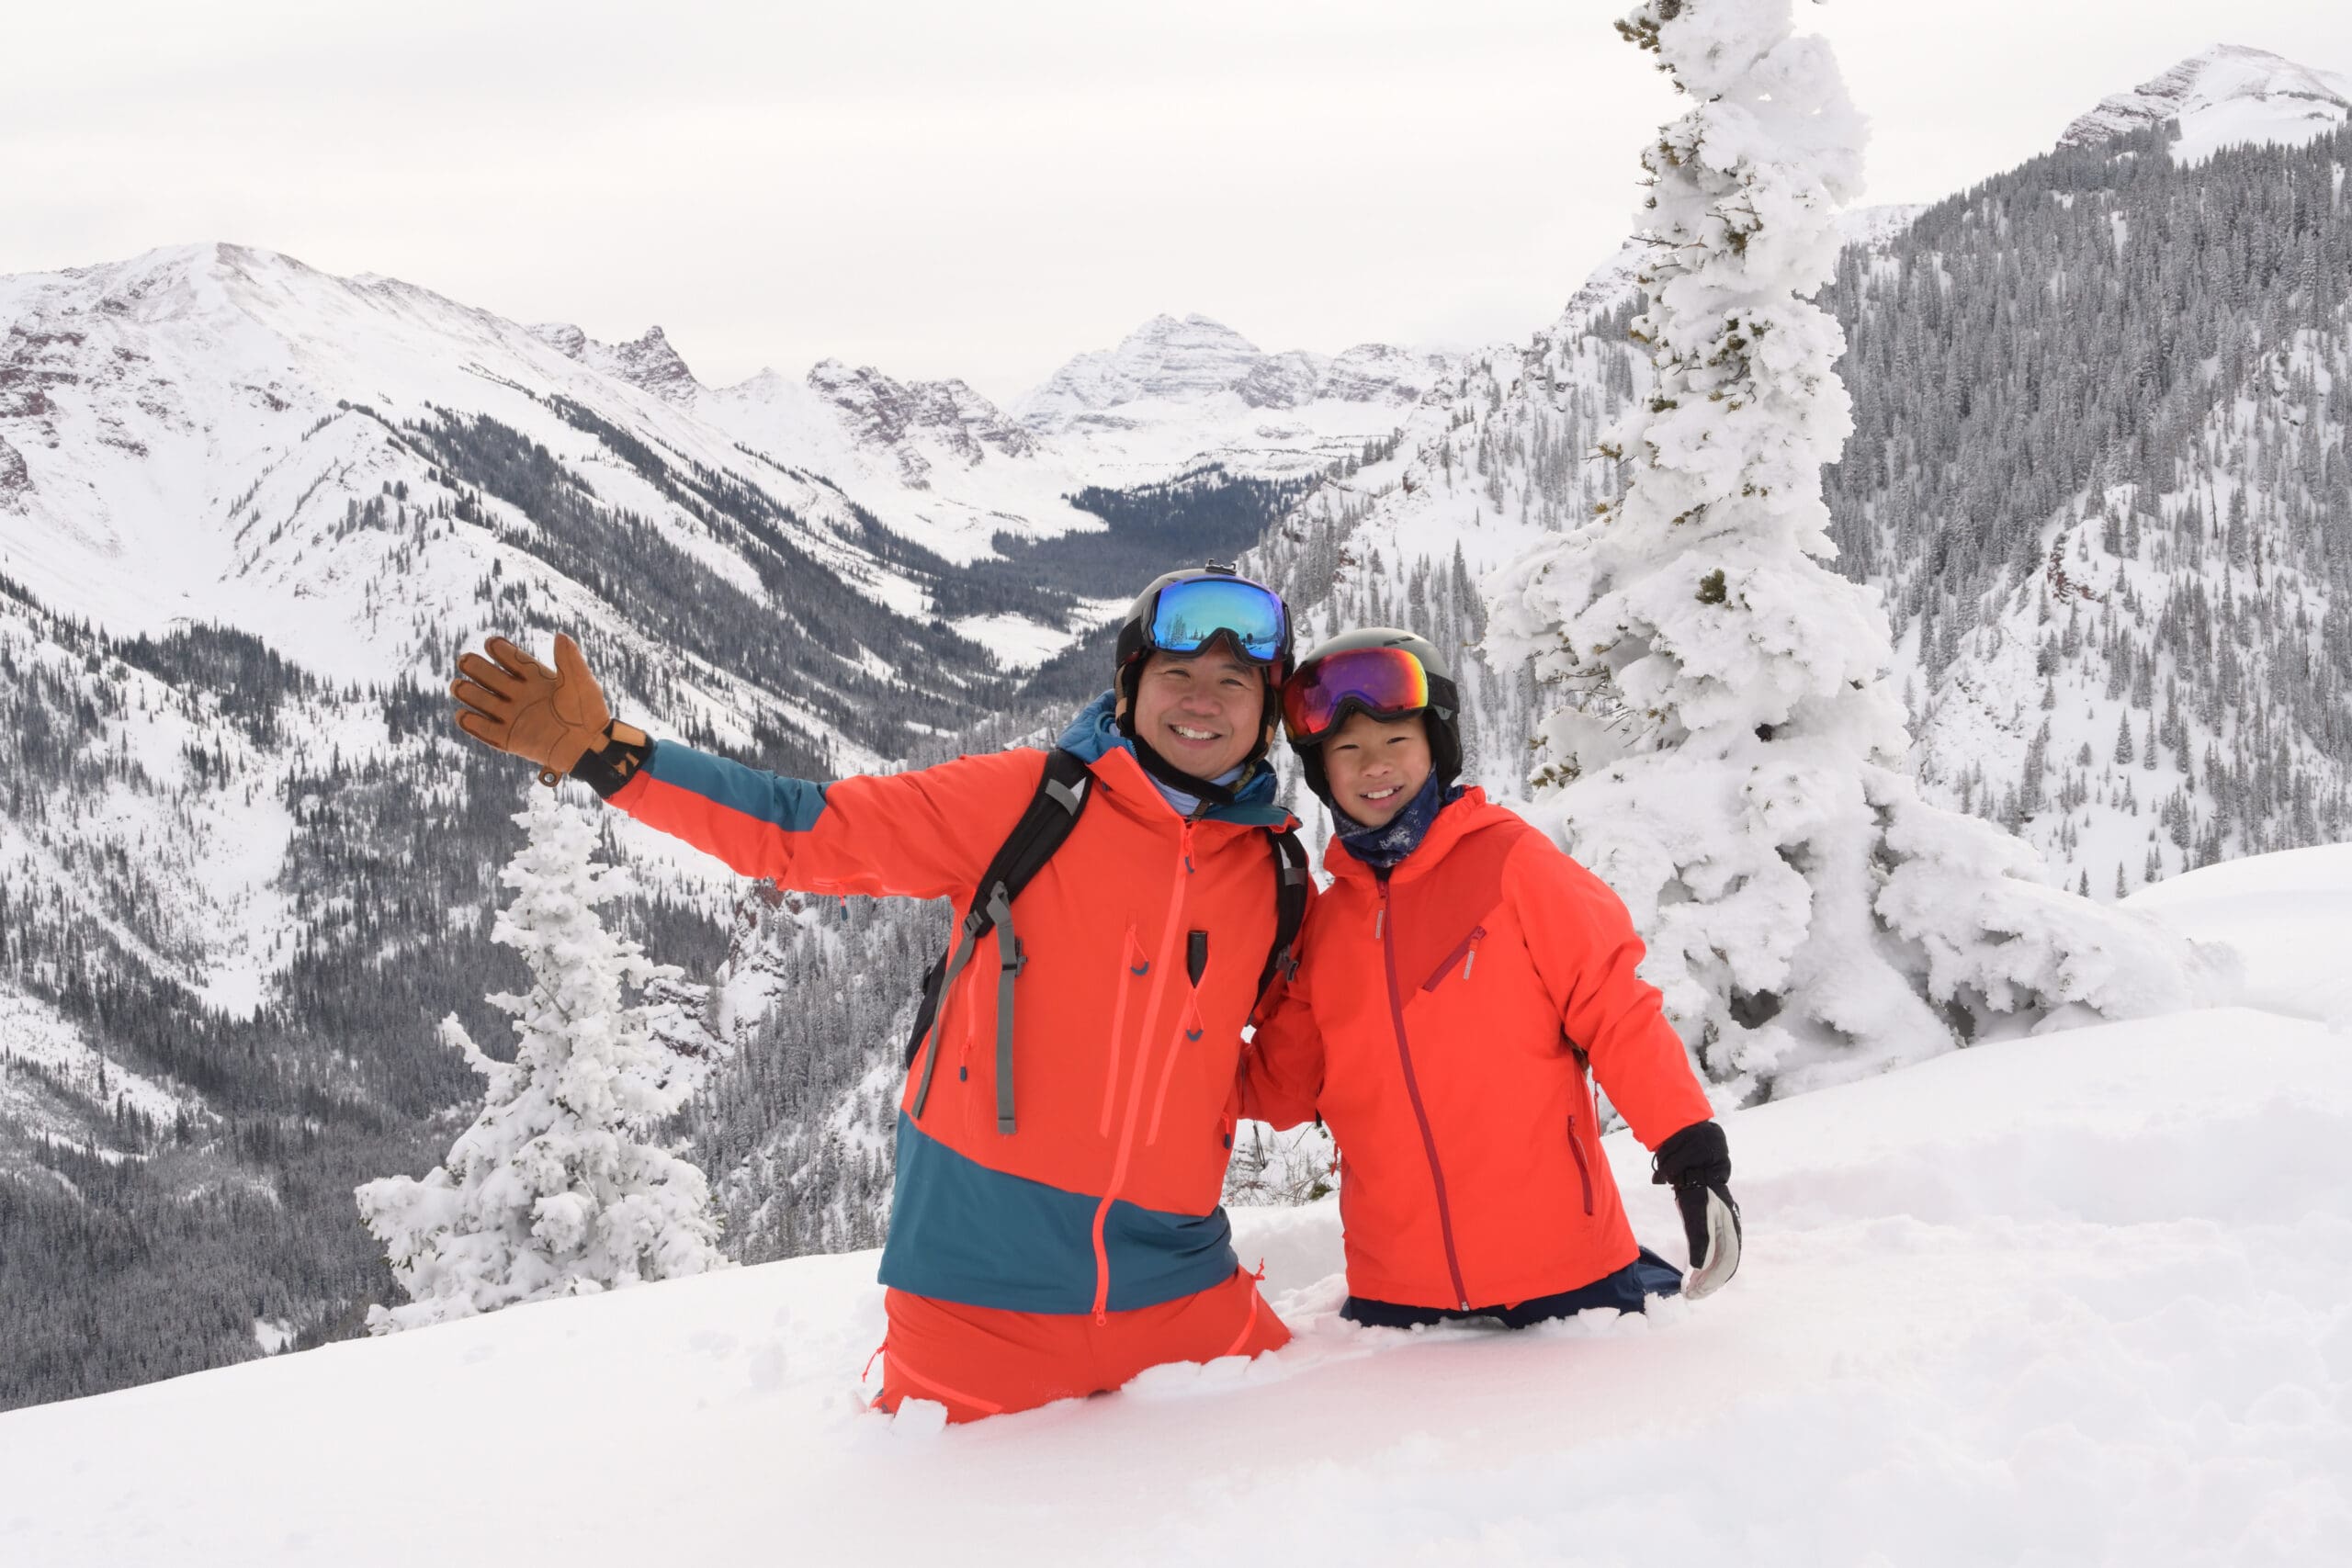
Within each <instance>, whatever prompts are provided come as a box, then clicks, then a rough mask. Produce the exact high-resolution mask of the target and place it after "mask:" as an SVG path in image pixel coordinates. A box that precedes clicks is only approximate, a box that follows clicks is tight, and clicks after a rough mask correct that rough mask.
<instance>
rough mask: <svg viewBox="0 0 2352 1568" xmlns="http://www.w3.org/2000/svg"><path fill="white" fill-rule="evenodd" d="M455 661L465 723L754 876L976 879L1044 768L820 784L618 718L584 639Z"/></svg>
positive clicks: (901, 881) (842, 881) (901, 885)
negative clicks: (542, 658)
mask: <svg viewBox="0 0 2352 1568" xmlns="http://www.w3.org/2000/svg"><path fill="white" fill-rule="evenodd" d="M486 648H487V651H488V653H489V654H490V658H488V659H485V658H483V657H482V656H481V654H475V653H468V654H465V655H463V656H462V657H461V658H459V660H458V679H457V680H456V681H454V682H451V683H450V688H449V689H450V694H451V695H452V696H453V697H455V698H456V699H457V702H458V712H457V715H456V718H457V723H458V728H460V729H462V730H464V731H465V732H466V733H467V734H468V735H470V736H472V737H473V738H474V739H477V740H480V741H481V742H482V743H483V744H485V745H489V746H494V747H496V748H497V749H498V750H502V751H506V752H510V753H512V754H513V755H515V756H518V757H522V758H524V759H526V761H533V762H537V764H538V765H539V768H540V770H541V776H542V777H544V778H546V779H548V782H550V783H552V782H554V780H555V778H556V777H557V776H559V775H561V774H566V773H569V774H571V775H574V776H576V777H578V778H579V779H581V780H582V782H583V783H585V784H590V785H591V786H593V787H594V789H595V791H596V793H597V794H598V795H601V796H603V797H604V798H605V800H606V801H607V802H609V803H610V804H611V805H613V806H616V807H619V808H620V809H621V810H623V811H626V812H628V814H629V815H630V816H632V817H635V818H638V819H639V821H641V822H644V823H646V824H647V825H648V826H650V827H654V828H658V829H662V831H663V832H665V833H669V834H671V835H673V837H675V838H678V839H682V840H684V841H685V842H687V843H689V844H692V845H694V846H695V848H696V849H698V850H702V851H704V852H707V853H708V854H712V855H716V856H718V858H719V859H720V860H722V861H725V862H726V863H728V864H729V865H730V866H732V867H733V868H734V869H735V870H737V871H739V872H741V873H742V874H744V875H746V876H759V877H767V878H771V879H773V880H774V881H775V882H776V883H778V884H780V885H782V886H786V887H793V888H798V889H800V890H801V891H803V892H809V893H866V894H905V895H910V896H912V897H923V898H933V897H948V896H953V895H956V894H961V893H966V892H968V891H969V890H970V888H971V886H972V884H973V883H974V882H975V881H976V880H977V879H978V876H979V874H980V873H981V872H982V871H984V870H986V869H987V864H988V856H989V852H991V850H992V849H993V847H994V846H995V845H996V844H999V843H1001V842H1002V841H1003V839H1004V836H1005V835H1006V834H1007V833H1010V832H1011V831H1012V826H1013V824H1014V823H1015V822H1016V821H1018V820H1019V819H1020V816H1021V811H1022V808H1023V807H1024V806H1025V805H1026V804H1027V803H1028V800H1029V797H1030V795H1032V794H1033V793H1034V792H1035V789H1036V786H1037V782H1038V780H1039V778H1040V777H1041V776H1042V775H1043V772H1044V761H1043V759H1042V758H1041V757H1040V756H1039V755H1038V753H1036V752H1035V751H1003V752H998V753H996V754H994V755H991V756H984V757H964V758H959V759H957V760H956V761H953V762H945V763H942V764H941V765H939V766H938V767H935V768H924V769H922V770H919V771H917V772H914V773H891V774H876V775H870V776H863V777H857V778H848V779H842V780H841V781H840V782H838V783H835V784H816V783H812V782H811V781H809V780H807V779H794V778H786V777H784V776H782V775H781V774H777V773H765V772H763V771H762V770H760V769H757V768H750V767H746V766H744V765H743V764H742V763H741V762H733V761H728V760H727V759H725V758H723V757H714V756H710V755H708V754H707V753H705V752H701V751H697V750H694V749H693V748H692V747H690V746H684V745H681V744H679V743H678V742H676V741H674V740H654V739H650V737H648V736H647V735H646V734H645V733H644V732H643V731H642V730H639V729H634V728H630V727H629V726H628V725H624V724H620V723H618V722H616V721H615V720H614V719H613V718H612V716H611V713H610V710H609V709H608V708H607V706H606V705H605V695H604V693H603V691H602V690H601V689H600V688H599V687H598V686H597V684H596V682H595V679H594V676H592V675H591V674H590V673H589V672H588V666H587V663H586V661H585V660H583V659H582V657H581V653H580V649H579V645H578V644H576V643H574V642H573V641H572V640H571V638H570V637H562V636H559V637H557V638H556V662H555V667H554V668H553V669H549V668H548V666H546V665H544V664H541V663H540V662H539V661H538V660H536V659H533V658H532V657H531V656H530V655H529V654H527V653H525V652H524V651H523V650H522V649H519V648H516V647H515V645H514V644H513V643H511V642H508V641H507V640H506V639H505V638H503V637H492V638H491V639H490V641H489V642H488V644H487V645H486Z"/></svg>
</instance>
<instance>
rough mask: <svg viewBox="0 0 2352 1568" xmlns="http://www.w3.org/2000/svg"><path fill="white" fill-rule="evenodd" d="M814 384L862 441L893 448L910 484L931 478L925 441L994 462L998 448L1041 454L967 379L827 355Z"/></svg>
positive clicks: (970, 460) (1008, 453)
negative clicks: (884, 369) (910, 376)
mask: <svg viewBox="0 0 2352 1568" xmlns="http://www.w3.org/2000/svg"><path fill="white" fill-rule="evenodd" d="M809 388H810V389H812V390H813V391H815V392H816V393H817V395H818V396H819V397H820V398H822V399H823V400H825V401H826V402H827V403H829V404H830V405H831V406H832V407H833V408H834V409H835V410H837V411H838V412H839V417H840V419H841V421H842V425H843V427H844V428H845V429H847V430H848V431H849V433H850V434H852V436H854V438H855V439H856V440H857V441H858V442H859V443H860V444H862V445H865V446H874V447H880V448H884V449H886V450H888V452H890V454H891V455H892V456H893V457H894V458H895V459H896V461H897V462H898V465H899V473H900V475H901V477H902V478H903V479H904V480H905V482H906V483H907V484H909V485H910V486H913V487H914V488H916V489H928V488H929V486H930V483H931V469H932V460H931V458H930V457H926V456H925V455H924V452H923V450H922V447H923V446H925V445H931V446H935V447H937V448H944V450H945V451H946V452H948V453H951V454H953V455H954V456H956V457H958V458H960V459H961V460H962V461H963V462H964V463H966V464H967V465H969V464H975V463H980V462H984V461H986V460H987V457H988V455H989V453H990V452H991V451H993V452H996V453H997V454H999V455H1000V456H1002V457H1034V456H1035V454H1036V451H1037V443H1036V441H1035V438H1034V437H1032V436H1031V434H1029V432H1028V431H1026V430H1024V429H1023V428H1022V427H1021V426H1020V425H1018V424H1015V423H1012V421H1011V420H1009V419H1007V418H1006V417H1005V416H1004V414H1003V413H1002V412H1001V411H1000V410H999V409H998V408H997V406H996V405H995V404H994V403H992V402H990V401H989V400H988V399H986V398H984V397H982V396H981V395H980V394H979V393H978V392H976V391H974V390H973V389H971V388H970V387H968V386H967V385H966V384H965V383H964V382H963V381H962V380H961V379H956V378H950V379H948V380H944V381H896V380H893V379H891V378H889V377H888V376H885V375H883V374H882V373H881V372H880V371H878V370H876V369H875V368H874V367H872V366H870V365H868V366H860V367H857V368H856V369H852V368H850V367H848V366H846V365H843V364H842V362H841V361H840V360H838V359H827V360H822V361H820V362H819V363H818V364H817V365H816V366H815V367H812V368H811V369H810V370H809ZM925 438H928V439H927V441H926V439H925Z"/></svg>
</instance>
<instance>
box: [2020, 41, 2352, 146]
mask: <svg viewBox="0 0 2352 1568" xmlns="http://www.w3.org/2000/svg"><path fill="white" fill-rule="evenodd" d="M2347 117H2352V78H2346V77H2345V76H2343V75H2340V74H2338V73H2335V72H2333V71H2319V70H2314V69H2312V67H2310V66H2305V65H2298V64H2296V63H2295V62H2293V61H2291V60H2287V59H2284V58H2282V57H2280V56H2278V55H2276V54H2272V53H2270V52H2268V51H2266V50H2259V49H2248V48H2245V47H2244V46H2243V45H2239V44H2216V45H2215V46H2214V47H2213V48H2211V49H2209V50H2206V51H2204V52H2202V53H2200V54H2193V55H2191V56H2189V57H2188V59H2187V60H2184V61H2182V62H2180V63H2179V64H2177V65H2176V66H2174V67H2173V68H2172V69H2171V70H2169V71H2166V72H2165V73H2163V74H2162V75H2160V76H2155V77H2153V78H2151V79H2150V80H2148V81H2145V82H2143V83H2141V84H2140V85H2139V86H2137V87H2135V88H2133V89H2132V90H2131V92H2128V93H2118V94H2116V95H2115V96H2112V97H2109V98H2105V99H2102V100H2101V101H2100V103H2099V105H2098V107H2097V108H2094V109H2092V110H2091V111H2090V112H2089V113H2088V114H2086V115H2084V116H2082V117H2081V118H2078V119H2076V120H2075V123H2074V124H2072V125H2070V126H2068V127H2067V128H2066V133H2065V134H2064V136H2062V137H2060V138H2059V139H2058V145H2060V146H2061V147H2089V146H2096V145H2097V144H2098V143H2099V142H2102V141H2112V140H2114V139H2115V138H2116V137H2119V136H2124V135H2128V134H2130V133H2131V132H2133V131H2137V130H2145V129H2147V128H2148V127H2150V126H2153V125H2161V124H2163V123H2164V122H2165V121H2166V120H2178V121H2179V122H2180V136H2179V140H2178V141H2176V142H2175V143H2174V144H2173V150H2172V155H2173V161H2174V162H2175V163H2180V164H2191V163H2196V162H2198V161H2199V160H2200V159H2203V158H2206V157H2209V156H2211V154H2212V153H2214V152H2217V151H2219V150H2220V149H2222V148H2223V147H2230V146H2237V145H2241V144H2244V143H2245V142H2250V141H2269V142H2280V143H2285V144H2288V145H2300V144H2301V143H2302V142H2306V141H2311V140H2312V139H2313V138H2314V137H2319V136H2324V135H2326V134H2328V133H2329V132H2330V131H2333V130H2335V129H2336V128H2337V127H2339V126H2341V125H2343V124H2344V122H2345V120H2346V118H2347Z"/></svg>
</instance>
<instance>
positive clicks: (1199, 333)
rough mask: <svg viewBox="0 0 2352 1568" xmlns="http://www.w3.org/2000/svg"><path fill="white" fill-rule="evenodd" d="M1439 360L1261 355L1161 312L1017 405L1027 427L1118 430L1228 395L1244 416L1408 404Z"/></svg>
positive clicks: (1377, 349)
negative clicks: (1138, 416)
mask: <svg viewBox="0 0 2352 1568" xmlns="http://www.w3.org/2000/svg"><path fill="white" fill-rule="evenodd" d="M1445 364H1446V360H1445V358H1444V356H1443V355H1434V354H1429V353H1424V352H1420V351H1417V350H1413V349H1407V348H1399V347H1397V346H1395V345H1394V344H1378V343H1374V344H1358V345H1357V346H1355V347H1354V348H1351V349H1349V350H1348V351H1347V352H1346V353H1344V354H1342V355H1339V356H1338V357H1337V358H1334V357H1332V356H1331V355H1325V354H1317V353H1314V352H1311V351H1309V350H1306V349H1289V350H1286V351H1284V352H1283V353H1280V354H1269V353H1267V352H1265V351H1264V350H1262V349H1261V348H1260V347H1258V345H1257V344H1253V343H1251V342H1250V340H1249V339H1248V338H1246V337H1244V336H1242V335H1241V334H1240V333H1238V332H1235V331H1234V330H1233V329H1232V328H1231V327H1228V326H1226V325H1225V324H1224V323H1222V322H1220V321H1212V320H1210V319H1209V318H1208V317H1206V316H1203V315H1198V314H1194V315H1188V316H1186V317H1184V318H1183V319H1182V320H1181V321H1180V320H1178V319H1177V318H1176V317H1174V316H1170V315H1159V316H1154V317H1153V318H1151V320H1149V321H1146V322H1145V323H1144V324H1143V325H1142V326H1140V327H1137V328H1136V330H1135V331H1134V332H1131V333H1128V334H1127V335H1126V336H1125V338H1124V339H1122V340H1121V341H1120V344H1119V345H1118V346H1117V347H1116V348H1112V349H1096V350H1093V351H1091V352H1090V353H1086V354H1081V355H1079V356H1078V357H1077V358H1075V359H1072V360H1071V361H1070V362H1069V364H1067V365H1065V366H1063V367H1061V368H1060V369H1059V370H1057V371H1056V372H1055V373H1054V374H1053V376H1052V377H1051V378H1049V379H1047V380H1046V383H1045V384H1044V385H1043V386H1041V387H1039V388H1038V389H1036V390H1035V391H1034V392H1031V393H1030V394H1029V395H1028V396H1027V397H1026V398H1023V400H1021V402H1020V403H1019V405H1018V406H1017V408H1016V411H1015V412H1017V413H1018V415H1019V416H1020V418H1021V420H1022V422H1023V423H1025V424H1027V425H1028V426H1029V427H1030V428H1032V429H1034V430H1040V431H1055V430H1064V429H1069V428H1070V427H1072V426H1073V425H1077V424H1086V425H1089V426H1095V427H1101V426H1118V425H1121V424H1123V423H1126V422H1125V419H1124V418H1123V416H1121V415H1119V414H1116V413H1113V412H1109V411H1113V410H1116V409H1119V408H1120V407H1122V406H1123V405H1125V404H1129V403H1162V404H1166V403H1190V404H1199V403H1206V402H1209V401H1210V400H1214V399H1217V398H1221V397H1226V396H1227V395H1228V394H1229V395H1230V396H1231V397H1233V398H1235V399H1238V401H1239V403H1240V404H1241V405H1242V406H1244V407H1246V408H1250V409H1281V410H1293V409H1301V408H1305V407H1306V406H1308V405H1309V404H1313V403H1317V402H1339V403H1387V404H1400V405H1401V404H1407V403H1412V402H1415V401H1418V400H1419V398H1420V395H1421V393H1422V392H1423V391H1424V390H1425V389H1428V388H1429V386H1430V384H1431V383H1432V382H1434V381H1435V379H1436V378H1438V376H1440V375H1441V374H1442V373H1443V370H1444V367H1445Z"/></svg>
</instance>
